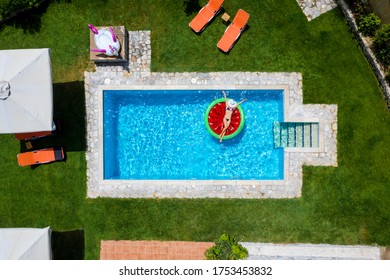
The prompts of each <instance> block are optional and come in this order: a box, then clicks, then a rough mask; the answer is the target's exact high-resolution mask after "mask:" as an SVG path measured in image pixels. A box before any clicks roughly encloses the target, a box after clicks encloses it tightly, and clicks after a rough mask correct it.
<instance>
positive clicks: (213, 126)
mask: <svg viewBox="0 0 390 280" xmlns="http://www.w3.org/2000/svg"><path fill="white" fill-rule="evenodd" d="M225 112H226V103H225V98H219V99H216V100H214V101H213V102H211V103H210V105H209V106H208V107H207V110H206V113H205V115H204V123H205V125H206V128H207V131H208V132H209V133H210V134H211V135H212V136H214V137H215V138H218V139H219V134H221V132H222V129H223V118H224V116H225ZM244 124H245V115H244V110H243V109H242V108H241V106H238V107H237V108H236V109H234V111H233V114H232V120H231V123H230V126H229V128H228V129H227V131H226V134H225V136H224V137H223V139H224V140H226V139H231V138H233V137H235V136H237V135H238V134H239V133H240V132H241V130H242V129H243V127H244Z"/></svg>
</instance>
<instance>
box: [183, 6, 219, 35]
mask: <svg viewBox="0 0 390 280" xmlns="http://www.w3.org/2000/svg"><path fill="white" fill-rule="evenodd" d="M223 1H224V0H209V2H208V3H207V4H206V6H204V7H203V8H202V9H201V10H200V11H199V12H198V14H197V15H196V16H195V17H194V18H193V19H192V20H191V22H190V24H189V25H190V27H191V28H192V30H194V31H195V32H196V33H199V32H201V31H202V30H203V29H204V28H205V27H206V25H207V24H208V23H209V22H210V21H211V20H212V19H213V18H214V16H215V15H216V14H217V13H218V11H219V10H220V9H221V8H222V4H223Z"/></svg>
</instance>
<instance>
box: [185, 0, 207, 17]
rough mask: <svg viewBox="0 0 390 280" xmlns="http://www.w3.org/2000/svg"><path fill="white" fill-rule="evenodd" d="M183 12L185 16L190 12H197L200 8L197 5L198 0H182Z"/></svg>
mask: <svg viewBox="0 0 390 280" xmlns="http://www.w3.org/2000/svg"><path fill="white" fill-rule="evenodd" d="M183 7H184V12H185V13H186V15H187V16H189V15H191V14H192V13H197V12H199V10H200V9H201V8H202V7H201V6H200V5H199V0H184V1H183Z"/></svg>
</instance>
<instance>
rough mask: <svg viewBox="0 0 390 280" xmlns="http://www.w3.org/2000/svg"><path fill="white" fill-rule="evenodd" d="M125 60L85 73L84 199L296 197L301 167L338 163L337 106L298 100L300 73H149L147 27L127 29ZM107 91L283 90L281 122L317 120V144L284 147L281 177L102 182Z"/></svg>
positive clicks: (149, 50)
mask: <svg viewBox="0 0 390 280" xmlns="http://www.w3.org/2000/svg"><path fill="white" fill-rule="evenodd" d="M129 40H130V42H129V47H130V50H129V62H128V63H124V64H117V65H112V64H110V65H107V64H97V65H96V72H85V98H86V121H87V153H86V159H87V187H88V190H87V195H88V197H91V198H95V197H136V198H157V197H160V198H163V197H173V198H206V197H215V198H295V197H300V196H301V188H302V183H303V181H302V166H303V165H315V166H318V165H322V166H337V106H336V105H320V104H305V105H304V104H302V101H303V93H302V82H303V81H302V75H301V74H300V73H286V72H281V73H262V72H213V73H198V72H186V73H160V72H151V71H150V63H151V48H150V31H135V32H129ZM109 89H164V90H165V89H183V90H185V89H221V90H222V89H233V90H234V89H283V90H284V120H285V121H292V122H318V123H319V127H320V133H319V142H320V145H319V147H318V148H285V149H284V179H283V180H274V181H270V180H230V181H225V180H216V181H212V180H209V181H205V180H148V181H143V180H103V158H102V154H103V145H102V143H103V135H102V127H103V126H102V123H103V121H102V118H103V117H102V92H103V90H109Z"/></svg>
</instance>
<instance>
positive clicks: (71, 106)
mask: <svg viewBox="0 0 390 280" xmlns="http://www.w3.org/2000/svg"><path fill="white" fill-rule="evenodd" d="M53 92H54V119H55V120H58V121H59V122H60V125H61V131H60V133H59V134H58V135H55V136H54V137H53V139H58V142H57V143H56V146H62V147H64V148H65V149H66V151H85V150H86V140H85V93H84V82H82V81H76V82H70V83H61V84H54V87H53Z"/></svg>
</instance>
